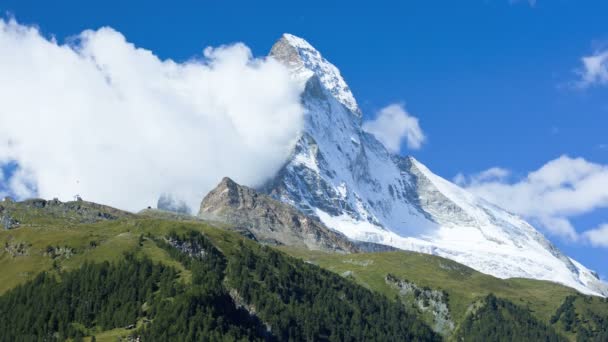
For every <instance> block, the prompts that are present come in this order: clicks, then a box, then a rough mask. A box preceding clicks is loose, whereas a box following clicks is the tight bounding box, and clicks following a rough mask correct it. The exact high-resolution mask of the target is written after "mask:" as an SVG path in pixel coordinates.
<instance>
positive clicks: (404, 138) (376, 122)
mask: <svg viewBox="0 0 608 342" xmlns="http://www.w3.org/2000/svg"><path fill="white" fill-rule="evenodd" d="M363 129H364V130H365V131H366V132H368V133H371V134H373V135H374V136H375V137H376V139H378V140H379V141H380V142H382V143H383V144H384V146H386V148H387V149H388V150H389V151H391V152H393V153H398V152H399V150H400V149H401V145H402V144H403V142H405V143H406V145H407V147H408V148H409V149H412V150H418V149H420V148H421V147H422V144H423V143H424V142H425V141H426V136H425V134H424V132H423V131H422V128H420V122H419V120H418V118H416V117H414V116H412V115H410V114H409V113H408V112H407V111H406V109H405V107H404V106H403V104H391V105H388V106H386V107H384V108H382V109H381V110H380V111H378V113H377V114H376V117H375V118H374V119H373V120H369V121H366V122H364V123H363Z"/></svg>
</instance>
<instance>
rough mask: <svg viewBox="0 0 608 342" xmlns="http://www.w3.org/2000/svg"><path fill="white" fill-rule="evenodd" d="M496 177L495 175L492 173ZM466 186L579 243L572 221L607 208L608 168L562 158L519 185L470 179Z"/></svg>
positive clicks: (519, 182)
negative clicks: (577, 217) (574, 218)
mask: <svg viewBox="0 0 608 342" xmlns="http://www.w3.org/2000/svg"><path fill="white" fill-rule="evenodd" d="M490 174H495V172H490ZM463 184H464V186H465V187H466V188H467V189H468V190H469V191H471V192H473V193H475V194H477V195H479V196H481V197H483V198H486V199H487V200H489V201H491V202H494V203H496V204H498V205H500V206H502V207H504V208H506V209H508V210H510V211H513V212H515V213H517V214H520V215H522V216H524V217H527V218H529V219H531V220H533V221H535V222H537V223H540V224H541V225H542V226H543V227H544V228H545V229H546V230H548V231H549V232H551V233H553V234H556V235H560V236H563V237H567V238H569V239H571V240H578V239H579V234H578V233H577V231H576V230H575V228H574V227H573V226H572V224H571V222H570V219H571V218H572V217H575V216H579V215H583V214H588V213H592V212H593V211H595V210H598V209H602V208H608V166H606V165H600V164H596V163H591V162H589V161H587V160H585V159H583V158H570V157H568V156H562V157H560V158H557V159H555V160H552V161H550V162H548V163H547V164H545V165H544V166H543V167H541V168H540V169H538V170H536V171H534V172H530V173H529V174H528V175H527V176H526V177H525V178H523V179H521V180H519V181H518V182H514V183H513V182H508V181H507V180H506V179H505V178H498V179H483V177H482V178H479V177H477V178H476V177H470V178H469V179H468V180H467V181H466V182H464V183H463Z"/></svg>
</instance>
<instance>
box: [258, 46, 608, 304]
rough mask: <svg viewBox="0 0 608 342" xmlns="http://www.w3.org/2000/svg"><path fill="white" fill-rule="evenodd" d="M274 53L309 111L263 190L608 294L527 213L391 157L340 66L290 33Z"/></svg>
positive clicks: (333, 224) (352, 232) (361, 227)
mask: <svg viewBox="0 0 608 342" xmlns="http://www.w3.org/2000/svg"><path fill="white" fill-rule="evenodd" d="M270 56H272V57H273V58H275V59H277V60H278V61H280V62H282V63H283V64H285V65H286V66H287V67H288V68H289V70H290V71H291V73H292V76H293V77H294V78H296V79H298V80H300V81H302V82H305V84H306V86H305V90H304V91H303V93H302V96H301V98H302V104H303V106H304V107H305V109H306V111H307V114H306V116H305V127H304V129H303V131H302V134H301V136H300V138H299V140H298V142H297V144H296V146H295V148H294V150H293V152H292V154H291V156H290V158H289V160H288V161H287V162H286V164H285V165H284V167H283V168H282V169H281V170H280V171H279V172H278V174H277V175H276V176H275V177H274V178H273V179H272V180H271V181H270V182H268V184H266V185H265V186H264V187H263V188H262V189H260V190H262V191H263V192H265V193H267V194H269V195H271V196H272V197H274V198H275V199H277V200H280V201H282V202H285V203H288V204H291V205H293V206H295V207H296V208H298V209H299V210H301V211H302V212H304V213H306V214H307V215H313V216H316V217H318V218H319V219H320V220H321V221H322V222H323V223H324V224H325V225H326V226H328V227H330V228H332V229H334V230H336V231H338V232H341V233H343V234H344V235H346V236H347V237H348V238H350V239H353V240H359V241H367V242H374V243H379V244H384V245H389V246H393V247H397V248H401V249H405V250H412V251H419V252H423V253H429V254H435V255H439V256H443V257H446V258H449V259H453V260H455V261H457V262H460V263H462V264H465V265H468V266H470V267H472V268H474V269H477V270H479V271H481V272H484V273H487V274H491V275H494V276H497V277H500V278H511V277H523V278H533V279H542V280H550V281H555V282H559V283H562V284H565V285H568V286H571V287H573V288H576V289H578V290H579V291H581V292H584V293H588V294H595V295H603V296H606V295H608V286H606V284H604V283H602V282H601V281H600V280H599V279H598V277H597V275H596V274H595V273H593V272H591V271H590V270H588V269H587V268H585V267H584V266H583V265H581V264H579V263H577V262H576V261H574V260H572V259H571V258H569V257H567V256H566V255H564V254H563V253H562V252H561V251H560V250H558V249H557V248H556V247H555V246H553V245H552V244H551V243H550V242H549V241H548V240H547V239H546V238H545V237H544V236H543V235H542V234H541V233H540V232H538V231H537V230H536V229H535V228H534V227H533V226H532V225H530V224H529V223H527V222H526V221H525V220H524V219H522V218H520V217H518V216H517V215H514V214H512V213H509V212H508V211H506V210H504V209H501V208H499V207H497V206H496V205H493V204H491V203H489V202H487V201H485V200H483V199H482V198H479V197H477V196H475V195H473V194H471V193H469V192H467V191H466V190H464V189H462V188H460V187H458V186H457V185H455V184H453V183H451V182H449V181H447V180H445V179H443V178H441V177H439V176H437V175H435V174H433V173H432V172H431V171H430V170H429V169H428V168H427V167H426V166H425V165H423V164H422V163H420V162H419V161H417V160H416V159H414V158H413V157H402V156H399V155H394V154H392V153H390V152H389V151H388V150H387V149H386V148H385V146H384V145H382V143H380V142H379V141H378V140H377V139H376V138H374V137H373V136H372V135H371V134H368V133H367V132H365V131H364V130H363V129H362V127H361V117H362V114H361V110H360V109H359V107H358V106H357V102H356V100H355V98H354V96H353V94H352V92H351V91H350V88H349V87H348V85H347V84H346V82H345V81H344V79H343V77H342V76H341V74H340V71H339V70H338V68H336V67H335V66H334V65H333V64H331V63H330V62H328V61H327V60H326V59H325V58H323V56H322V55H321V54H320V53H319V52H318V51H317V50H316V49H315V48H314V47H312V45H310V44H309V43H308V42H306V41H305V40H304V39H302V38H298V37H296V36H293V35H290V34H285V35H283V37H282V38H281V39H280V40H279V41H278V42H277V43H276V44H275V45H274V46H273V47H272V50H271V52H270Z"/></svg>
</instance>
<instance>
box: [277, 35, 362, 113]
mask: <svg viewBox="0 0 608 342" xmlns="http://www.w3.org/2000/svg"><path fill="white" fill-rule="evenodd" d="M270 55H271V56H273V57H275V58H277V59H279V60H281V61H283V62H284V63H285V64H286V65H287V66H289V67H290V68H291V69H292V71H293V72H294V73H296V74H298V73H301V74H303V76H304V77H306V76H311V75H312V74H313V73H314V74H315V75H317V77H319V79H320V81H321V83H322V84H323V87H324V88H325V89H327V90H328V91H329V93H330V94H331V95H332V96H333V97H334V98H335V99H337V100H338V101H339V102H340V103H342V104H343V105H344V106H346V108H348V109H349V110H350V111H351V112H352V113H353V114H355V115H356V116H357V117H359V118H360V117H361V110H359V107H358V106H357V101H356V100H355V97H354V96H353V93H352V92H351V91H350V88H349V87H348V85H347V84H346V82H345V81H344V79H343V78H342V75H340V70H338V68H336V67H335V66H334V65H333V64H331V63H329V62H328V61H327V60H326V59H325V58H323V56H321V54H320V53H319V51H317V50H316V49H315V48H314V47H312V45H310V44H309V43H308V42H307V41H305V40H304V39H302V38H299V37H296V36H294V35H291V34H288V33H286V34H284V35H283V37H281V39H279V41H278V42H277V43H276V44H275V45H274V46H273V47H272V49H271V50H270Z"/></svg>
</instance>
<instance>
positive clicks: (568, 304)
mask: <svg viewBox="0 0 608 342" xmlns="http://www.w3.org/2000/svg"><path fill="white" fill-rule="evenodd" d="M575 300H576V296H568V297H566V299H565V300H564V302H563V303H562V305H560V307H559V308H557V311H556V312H555V314H553V316H552V317H551V321H550V322H551V324H555V323H557V322H558V321H561V322H562V324H563V325H564V330H566V331H573V330H574V326H576V325H577V321H576V310H575V308H574V301H575Z"/></svg>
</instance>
